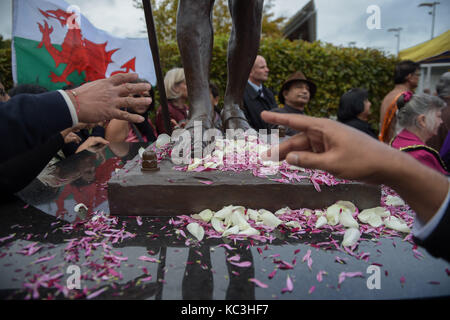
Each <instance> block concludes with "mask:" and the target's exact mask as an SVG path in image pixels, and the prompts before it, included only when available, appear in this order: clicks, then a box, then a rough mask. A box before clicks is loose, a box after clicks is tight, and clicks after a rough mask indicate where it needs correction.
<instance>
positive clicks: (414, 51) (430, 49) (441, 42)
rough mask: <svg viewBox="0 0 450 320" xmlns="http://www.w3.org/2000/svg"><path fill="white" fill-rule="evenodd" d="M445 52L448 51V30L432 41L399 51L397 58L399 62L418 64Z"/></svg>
mask: <svg viewBox="0 0 450 320" xmlns="http://www.w3.org/2000/svg"><path fill="white" fill-rule="evenodd" d="M446 51H450V30H447V31H446V32H444V33H443V34H441V35H440V36H438V37H436V38H434V39H431V40H429V41H426V42H423V43H421V44H418V45H417V46H414V47H411V48H408V49H405V50H402V51H400V53H399V57H400V59H401V60H412V61H414V62H419V61H422V60H425V59H427V58H431V57H434V56H437V55H440V54H442V53H444V52H446Z"/></svg>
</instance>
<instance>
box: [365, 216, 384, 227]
mask: <svg viewBox="0 0 450 320" xmlns="http://www.w3.org/2000/svg"><path fill="white" fill-rule="evenodd" d="M367 223H368V224H369V225H371V226H372V227H374V228H378V227H379V226H382V225H383V220H381V217H380V216H379V215H377V214H373V215H371V216H370V217H369V220H368V221H367Z"/></svg>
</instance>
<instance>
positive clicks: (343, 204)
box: [336, 200, 356, 214]
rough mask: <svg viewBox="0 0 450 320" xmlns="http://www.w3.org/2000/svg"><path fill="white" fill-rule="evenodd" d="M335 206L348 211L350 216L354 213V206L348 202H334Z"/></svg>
mask: <svg viewBox="0 0 450 320" xmlns="http://www.w3.org/2000/svg"><path fill="white" fill-rule="evenodd" d="M336 204H337V205H338V206H340V207H342V209H347V210H349V211H350V213H351V214H353V213H355V212H356V206H355V205H354V204H353V203H352V202H350V201H342V200H340V201H338V202H336Z"/></svg>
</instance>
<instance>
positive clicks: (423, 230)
mask: <svg viewBox="0 0 450 320" xmlns="http://www.w3.org/2000/svg"><path fill="white" fill-rule="evenodd" d="M449 181H450V179H449ZM449 201H450V186H449V190H448V192H447V197H446V198H445V200H444V202H442V205H441V207H440V208H439V210H438V212H436V214H435V215H434V216H433V217H432V218H431V220H430V221H428V222H427V223H426V224H425V225H423V224H422V223H421V222H420V221H419V219H417V217H416V219H415V221H414V226H413V233H414V236H415V237H416V238H418V239H420V240H425V239H426V238H428V237H429V236H430V234H432V233H433V231H434V229H436V227H437V226H438V225H439V223H440V222H441V220H442V217H443V216H444V214H445V212H446V211H447V207H448V206H449Z"/></svg>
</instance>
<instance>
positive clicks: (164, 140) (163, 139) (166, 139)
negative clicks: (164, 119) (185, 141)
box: [155, 133, 170, 149]
mask: <svg viewBox="0 0 450 320" xmlns="http://www.w3.org/2000/svg"><path fill="white" fill-rule="evenodd" d="M168 143H170V136H169V135H168V134H166V133H161V134H160V135H159V136H158V139H156V142H155V145H156V147H157V148H159V149H160V148H161V147H162V146H165V145H166V144H168Z"/></svg>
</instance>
